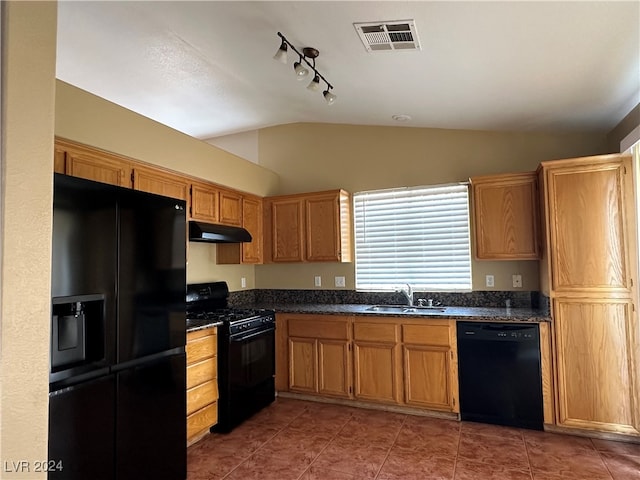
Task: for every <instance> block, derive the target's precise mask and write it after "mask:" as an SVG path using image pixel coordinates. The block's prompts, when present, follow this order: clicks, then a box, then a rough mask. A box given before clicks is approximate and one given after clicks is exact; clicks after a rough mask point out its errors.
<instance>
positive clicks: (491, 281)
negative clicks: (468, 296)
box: [484, 275, 495, 287]
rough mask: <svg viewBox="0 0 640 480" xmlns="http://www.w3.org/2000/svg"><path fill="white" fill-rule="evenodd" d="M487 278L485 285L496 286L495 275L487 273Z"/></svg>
mask: <svg viewBox="0 0 640 480" xmlns="http://www.w3.org/2000/svg"><path fill="white" fill-rule="evenodd" d="M484 278H485V285H486V286H487V287H493V286H495V282H494V278H493V275H487V276H485V277H484Z"/></svg>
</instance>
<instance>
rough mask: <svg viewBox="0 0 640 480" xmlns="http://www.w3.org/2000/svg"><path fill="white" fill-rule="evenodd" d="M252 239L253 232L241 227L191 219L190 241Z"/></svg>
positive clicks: (236, 241) (237, 240)
mask: <svg viewBox="0 0 640 480" xmlns="http://www.w3.org/2000/svg"><path fill="white" fill-rule="evenodd" d="M251 240H252V239H251V234H250V233H249V232H248V231H246V230H245V229H244V228H241V227H230V226H228V225H218V224H214V223H202V222H195V221H193V220H191V221H189V241H190V242H209V243H242V242H250V241H251Z"/></svg>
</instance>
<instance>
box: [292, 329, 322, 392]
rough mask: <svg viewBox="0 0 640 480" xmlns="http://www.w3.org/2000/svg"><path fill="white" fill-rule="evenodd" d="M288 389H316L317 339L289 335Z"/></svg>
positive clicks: (307, 390) (300, 390)
mask: <svg viewBox="0 0 640 480" xmlns="http://www.w3.org/2000/svg"><path fill="white" fill-rule="evenodd" d="M289 390H291V391H298V392H305V393H316V392H317V391H318V347H317V340H315V339H313V338H292V337H289Z"/></svg>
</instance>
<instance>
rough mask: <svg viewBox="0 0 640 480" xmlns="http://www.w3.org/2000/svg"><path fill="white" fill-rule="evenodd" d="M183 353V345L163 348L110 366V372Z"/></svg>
mask: <svg viewBox="0 0 640 480" xmlns="http://www.w3.org/2000/svg"><path fill="white" fill-rule="evenodd" d="M184 353H185V347H176V348H172V349H171V350H165V351H163V352H159V353H154V354H153V355H147V356H145V357H140V358H136V359H133V360H129V361H127V362H122V363H118V364H116V365H114V366H112V367H111V372H112V373H117V372H121V371H122V370H126V369H128V368H132V367H137V366H138V365H143V364H147V363H149V362H153V361H155V360H159V359H161V358H165V357H171V356H173V355H181V354H184Z"/></svg>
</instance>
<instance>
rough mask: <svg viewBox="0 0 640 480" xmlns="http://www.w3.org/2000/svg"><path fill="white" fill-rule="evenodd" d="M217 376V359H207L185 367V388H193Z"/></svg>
mask: <svg viewBox="0 0 640 480" xmlns="http://www.w3.org/2000/svg"><path fill="white" fill-rule="evenodd" d="M217 376H218V357H213V358H207V359H206V360H202V361H201V362H197V363H194V364H193V365H189V366H188V367H187V388H192V387H195V386H196V385H200V384H201V383H204V382H207V381H209V380H214V379H215V378H217Z"/></svg>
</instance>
